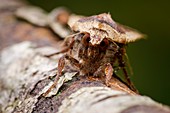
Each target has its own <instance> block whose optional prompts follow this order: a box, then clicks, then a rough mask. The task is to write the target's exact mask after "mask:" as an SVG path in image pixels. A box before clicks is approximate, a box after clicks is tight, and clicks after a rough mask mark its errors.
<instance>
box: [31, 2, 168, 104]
mask: <svg viewBox="0 0 170 113" xmlns="http://www.w3.org/2000/svg"><path fill="white" fill-rule="evenodd" d="M29 2H30V3H32V4H34V5H38V6H40V7H42V8H44V9H45V10H47V11H50V10H52V9H53V8H55V7H58V6H65V7H67V8H68V9H70V10H71V11H72V12H74V13H76V14H81V15H94V14H99V13H103V12H110V13H111V15H112V17H113V19H114V20H116V21H118V22H119V23H122V24H125V25H128V26H130V27H133V28H136V29H138V30H139V31H141V32H143V33H144V34H146V35H147V36H148V37H147V39H146V40H141V41H138V42H135V43H132V44H129V47H128V55H129V59H130V62H131V66H132V68H133V71H134V75H133V76H131V78H132V80H133V82H134V84H135V85H136V87H137V89H138V90H139V91H140V93H141V94H143V95H148V96H150V97H151V98H153V99H154V100H157V101H159V102H161V103H164V104H167V105H170V99H169V95H170V0H100V1H99V0H70V1H69V0H29Z"/></svg>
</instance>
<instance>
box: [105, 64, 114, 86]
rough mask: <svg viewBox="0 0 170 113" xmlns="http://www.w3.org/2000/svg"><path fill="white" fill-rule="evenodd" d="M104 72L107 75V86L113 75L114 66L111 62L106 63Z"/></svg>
mask: <svg viewBox="0 0 170 113" xmlns="http://www.w3.org/2000/svg"><path fill="white" fill-rule="evenodd" d="M104 72H105V75H106V79H105V83H106V85H107V86H109V82H110V80H111V78H112V75H113V67H112V65H111V64H110V63H107V64H106V67H105V70H104Z"/></svg>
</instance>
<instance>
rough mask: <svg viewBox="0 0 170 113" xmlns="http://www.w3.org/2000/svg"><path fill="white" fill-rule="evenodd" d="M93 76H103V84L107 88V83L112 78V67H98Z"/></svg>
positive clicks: (108, 64) (109, 65)
mask: <svg viewBox="0 0 170 113" xmlns="http://www.w3.org/2000/svg"><path fill="white" fill-rule="evenodd" d="M93 75H94V76H102V75H105V76H106V78H105V83H106V85H107V86H109V82H110V80H111V78H112V76H113V67H112V65H111V64H110V63H107V64H105V65H102V66H100V67H99V68H98V69H97V71H96V72H95V73H94V74H93Z"/></svg>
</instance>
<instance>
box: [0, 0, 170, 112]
mask: <svg viewBox="0 0 170 113" xmlns="http://www.w3.org/2000/svg"><path fill="white" fill-rule="evenodd" d="M0 2H1V3H2V4H3V3H4V4H5V5H0V49H1V53H0V112H2V113H57V112H58V113H170V108H169V107H167V106H165V105H162V104H159V103H157V102H155V101H153V100H152V99H150V98H149V97H146V96H141V95H139V94H136V93H134V92H133V91H131V90H130V89H129V88H128V87H127V86H126V85H125V84H124V83H122V82H121V81H119V80H118V79H116V78H112V81H111V82H110V87H107V86H106V85H105V83H104V81H105V78H104V77H99V78H97V77H92V76H79V75H78V74H77V73H75V72H64V73H63V76H62V77H61V78H60V81H59V83H58V85H57V86H56V88H55V89H54V90H53V91H52V92H50V94H49V95H48V97H44V96H42V94H43V93H44V92H45V91H46V90H47V89H48V87H49V86H50V85H51V84H52V83H53V81H54V78H55V76H56V71H57V62H58V59H59V58H60V57H61V56H62V54H59V55H56V56H54V57H51V58H48V57H46V56H45V55H48V54H50V53H53V52H55V51H59V49H61V48H59V44H58V42H59V40H60V39H59V37H57V36H56V35H54V34H53V32H51V31H50V30H49V29H47V28H43V27H37V26H33V25H31V24H29V23H27V22H23V21H19V20H17V19H16V17H15V16H14V15H13V13H14V11H15V10H16V9H17V8H18V7H20V6H23V5H24V3H23V2H21V1H19V0H0ZM9 6H10V7H9ZM8 7H9V8H8ZM27 40H28V41H27ZM19 42H20V43H19ZM16 43H17V44H16ZM54 47H55V48H54Z"/></svg>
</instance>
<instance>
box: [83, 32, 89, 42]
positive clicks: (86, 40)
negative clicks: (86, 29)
mask: <svg viewBox="0 0 170 113" xmlns="http://www.w3.org/2000/svg"><path fill="white" fill-rule="evenodd" d="M89 42H90V35H89V34H84V36H83V43H84V44H85V45H88V43H89Z"/></svg>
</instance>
